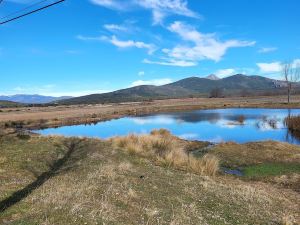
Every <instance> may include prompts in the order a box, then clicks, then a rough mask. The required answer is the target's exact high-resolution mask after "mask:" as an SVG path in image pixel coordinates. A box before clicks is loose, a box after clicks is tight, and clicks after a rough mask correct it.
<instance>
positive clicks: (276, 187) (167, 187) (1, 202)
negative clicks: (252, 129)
mask: <svg viewBox="0 0 300 225" xmlns="http://www.w3.org/2000/svg"><path fill="white" fill-rule="evenodd" d="M174 138H175V137H174ZM178 141H179V142H180V140H178ZM283 145H285V144H283ZM287 147H289V148H291V149H292V150H291V151H290V152H289V154H292V156H294V161H296V162H298V163H299V152H300V149H299V147H295V146H294V147H290V146H289V145H287ZM0 148H1V153H2V154H1V158H0V163H1V164H0V165H1V166H0V169H1V170H0V176H1V185H0V189H1V192H0V193H1V195H0V210H1V212H0V223H1V224H55V225H59V224H62V225H63V224H120V223H121V224H296V221H299V207H300V205H299V202H300V201H299V200H300V195H299V189H298V190H295V189H293V188H290V187H288V186H282V185H281V184H279V183H272V182H271V181H267V180H263V181H255V180H249V179H240V178H237V177H234V176H230V175H225V174H223V173H222V172H221V171H219V172H218V173H217V174H216V175H209V176H206V175H204V174H203V175H201V174H198V173H196V172H195V171H190V170H187V169H186V168H185V167H183V168H179V167H176V166H172V165H167V164H164V163H161V162H159V161H157V160H155V158H153V157H148V156H147V155H141V154H139V153H137V152H132V151H129V150H128V149H125V148H121V147H118V146H116V145H114V141H111V140H110V141H103V140H98V139H87V138H84V139H78V138H69V139H66V138H63V137H40V136H30V137H26V138H25V137H22V138H20V137H16V136H14V135H9V136H5V137H2V139H1V144H0ZM220 148H222V146H219V149H220ZM241 148H242V146H241ZM261 151H264V150H263V149H261ZM224 152H225V153H224V155H223V157H224V158H226V151H224ZM269 153H270V152H269ZM211 154H214V151H212V153H211ZM230 154H231V153H230ZM235 154H237V152H236V153H235ZM284 154H285V153H284ZM215 155H216V156H218V157H221V156H220V155H218V154H217V153H215ZM274 155H277V153H276V154H274ZM240 157H242V154H241V155H240ZM297 157H298V158H297ZM220 160H221V161H222V158H220ZM268 161H269V159H268ZM295 176H296V174H295ZM280 178H282V175H281V176H278V177H277V179H280ZM298 182H299V178H298ZM298 187H299V186H298Z"/></svg>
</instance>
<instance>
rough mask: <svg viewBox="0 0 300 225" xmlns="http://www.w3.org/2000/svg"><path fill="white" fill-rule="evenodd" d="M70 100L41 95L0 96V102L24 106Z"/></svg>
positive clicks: (64, 97) (63, 97)
mask: <svg viewBox="0 0 300 225" xmlns="http://www.w3.org/2000/svg"><path fill="white" fill-rule="evenodd" d="M68 98H72V97H70V96H62V97H52V96H43V95H10V96H4V95H2V96H0V101H10V102H18V103H25V104H46V103H50V102H53V101H59V100H64V99H68Z"/></svg>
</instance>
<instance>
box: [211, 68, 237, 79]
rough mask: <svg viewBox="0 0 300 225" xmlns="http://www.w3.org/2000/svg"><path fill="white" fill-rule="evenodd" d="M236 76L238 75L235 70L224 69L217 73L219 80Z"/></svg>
mask: <svg viewBox="0 0 300 225" xmlns="http://www.w3.org/2000/svg"><path fill="white" fill-rule="evenodd" d="M234 74H237V72H236V70H235V69H223V70H218V71H216V72H215V75H216V76H218V77H219V78H224V77H228V76H231V75H234Z"/></svg>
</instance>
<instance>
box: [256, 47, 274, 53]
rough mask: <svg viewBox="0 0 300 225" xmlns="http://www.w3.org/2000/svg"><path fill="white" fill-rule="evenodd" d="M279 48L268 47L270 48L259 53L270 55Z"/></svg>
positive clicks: (262, 49) (261, 49)
mask: <svg viewBox="0 0 300 225" xmlns="http://www.w3.org/2000/svg"><path fill="white" fill-rule="evenodd" d="M277 49H278V48H276V47H268V48H260V49H259V50H258V52H259V53H269V52H275V51H277Z"/></svg>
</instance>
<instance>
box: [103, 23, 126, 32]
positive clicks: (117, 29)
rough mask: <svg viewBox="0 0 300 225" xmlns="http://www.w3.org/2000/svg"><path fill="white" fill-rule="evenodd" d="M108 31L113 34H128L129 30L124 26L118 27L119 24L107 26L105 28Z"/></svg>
mask: <svg viewBox="0 0 300 225" xmlns="http://www.w3.org/2000/svg"><path fill="white" fill-rule="evenodd" d="M103 27H104V28H105V29H106V30H109V31H111V32H115V31H123V32H126V31H128V28H127V27H125V26H122V25H118V24H105V25H104V26H103Z"/></svg>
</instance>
